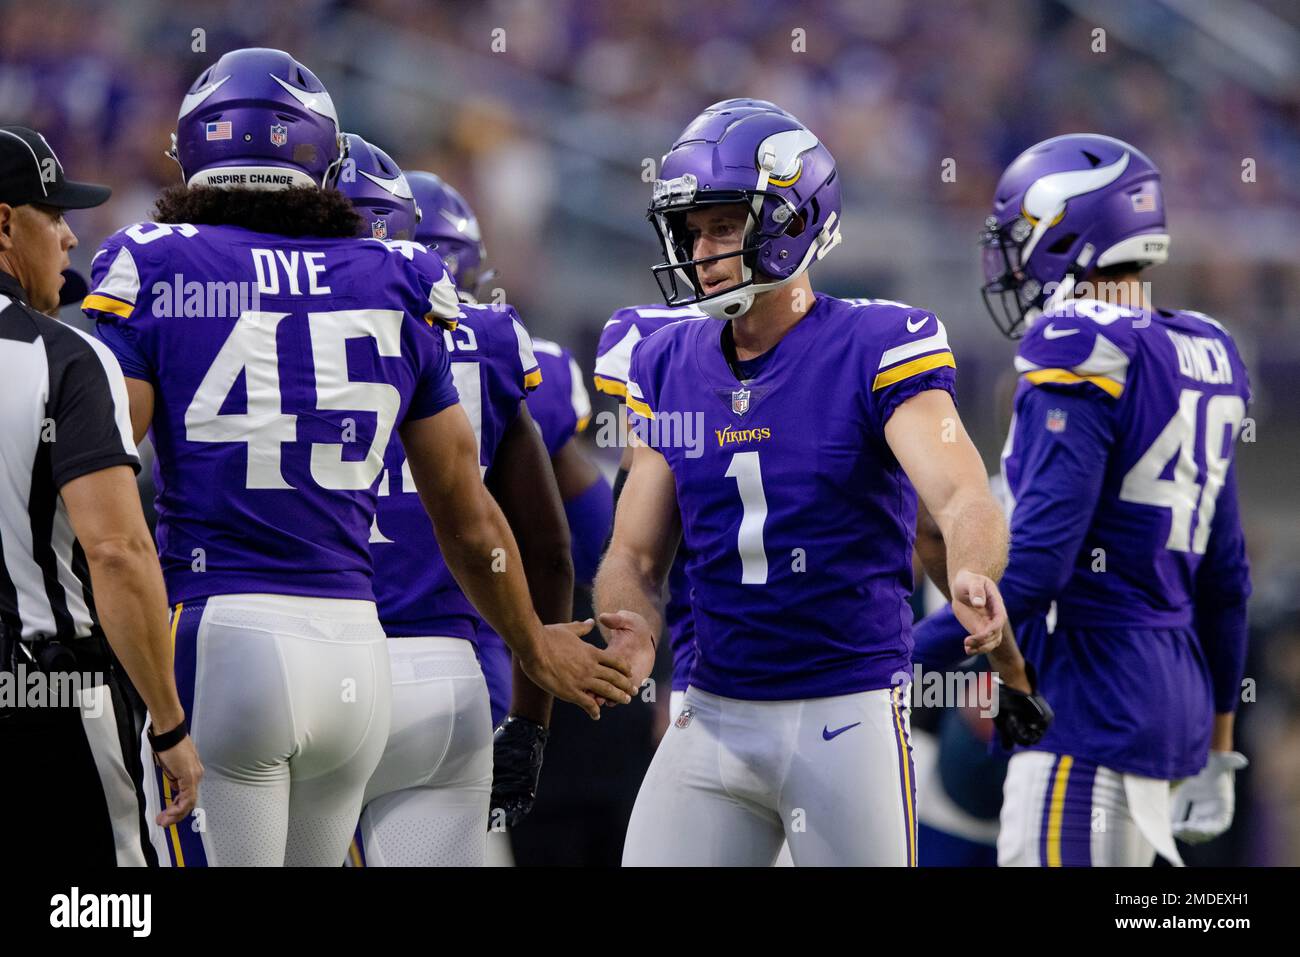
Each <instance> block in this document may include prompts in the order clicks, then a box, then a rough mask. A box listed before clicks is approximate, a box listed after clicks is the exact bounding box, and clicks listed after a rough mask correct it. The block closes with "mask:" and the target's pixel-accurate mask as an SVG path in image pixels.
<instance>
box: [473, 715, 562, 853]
mask: <svg viewBox="0 0 1300 957" xmlns="http://www.w3.org/2000/svg"><path fill="white" fill-rule="evenodd" d="M550 736H551V733H550V732H549V731H547V730H546V729H545V728H543V727H542V726H541V725H540V724H538V723H537V722H536V721H529V720H528V719H527V718H521V717H519V716H518V715H513V714H512V715H510V716H508V717H507V718H506V719H505V720H504V721H502V722H501V727H499V728H497V730H496V734H494V735H493V736H492V810H491V812H490V813H489V814H488V829H489V830H491V828H492V825H493V823H494V822H496V821H499V820H501V812H504V814H505V823H506V827H507V829H508V828H512V827H515V826H516V825H517V824H518V823H519V822H520V821H522V820H523V819H524V818H526V817H527V816H528V812H529V811H531V810H532V809H533V802H534V801H535V800H537V779H538V777H539V776H540V775H541V773H542V752H543V751H544V750H545V749H546V741H547V739H548V738H549V737H550Z"/></svg>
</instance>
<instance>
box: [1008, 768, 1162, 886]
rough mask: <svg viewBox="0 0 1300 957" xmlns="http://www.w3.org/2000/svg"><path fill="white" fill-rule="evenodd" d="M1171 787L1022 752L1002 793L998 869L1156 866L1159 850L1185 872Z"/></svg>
mask: <svg viewBox="0 0 1300 957" xmlns="http://www.w3.org/2000/svg"><path fill="white" fill-rule="evenodd" d="M1169 805H1170V787H1169V782H1168V781H1161V780H1157V779H1155V778H1146V777H1141V776H1139V775H1136V774H1122V773H1120V772H1117V771H1113V770H1111V769H1110V768H1106V767H1102V766H1100V765H1098V764H1095V763H1093V762H1090V761H1086V760H1083V759H1081V758H1075V757H1072V756H1070V755H1061V754H1052V753H1050V752H1047V751H1020V752H1017V753H1016V754H1015V755H1013V756H1012V758H1011V763H1010V765H1009V766H1008V767H1007V777H1006V782H1005V783H1004V784H1003V786H1002V815H1001V821H1000V827H999V830H998V866H999V867H1150V866H1151V864H1152V862H1153V861H1154V860H1155V857H1156V851H1157V849H1159V850H1160V853H1161V856H1162V857H1165V858H1166V859H1168V860H1169V861H1170V862H1171V863H1173V864H1175V865H1181V863H1182V861H1181V859H1180V858H1179V855H1178V851H1177V848H1175V847H1174V839H1173V834H1172V828H1171V825H1170V820H1169Z"/></svg>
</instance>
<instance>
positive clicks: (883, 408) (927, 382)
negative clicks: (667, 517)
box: [627, 294, 955, 700]
mask: <svg viewBox="0 0 1300 957" xmlns="http://www.w3.org/2000/svg"><path fill="white" fill-rule="evenodd" d="M723 328H724V326H723V325H722V324H721V323H713V322H677V323H674V324H672V325H669V326H665V327H664V328H663V329H661V330H660V331H659V332H656V333H655V334H654V335H652V336H650V337H648V338H646V339H644V340H642V341H641V342H640V343H638V344H637V346H636V347H635V348H634V350H633V354H632V371H631V376H630V378H629V380H628V384H627V406H628V411H629V413H630V415H631V417H632V419H633V423H634V425H635V427H636V429H637V433H638V435H640V436H641V437H642V438H643V439H644V440H645V441H646V442H647V443H648V444H649V445H651V446H652V447H654V448H655V449H657V450H658V451H660V452H661V453H662V454H663V455H664V457H665V459H666V460H667V462H668V465H669V467H670V468H671V469H672V472H673V477H674V480H675V483H676V489H677V502H678V507H679V509H680V511H681V518H682V528H683V537H684V540H685V543H686V546H687V548H688V550H689V553H690V560H689V564H688V566H687V575H688V577H689V579H690V582H691V587H692V590H693V605H694V612H695V630H696V635H695V650H696V661H695V667H694V670H693V672H692V675H691V684H692V685H693V686H695V687H699V688H701V689H703V690H704V691H708V692H711V693H713V694H718V695H723V696H726V697H733V698H741V699H752V700H779V699H798V698H815V697H823V696H829V695H842V694H852V693H856V692H860V691H868V690H874V689H878V688H886V687H889V686H890V685H891V684H893V683H895V680H896V676H897V675H899V674H905V673H906V672H907V671H908V670H909V662H910V654H911V635H910V629H911V619H912V613H911V606H910V605H909V603H908V599H909V596H910V595H911V592H912V541H913V538H914V534H915V523H916V492H915V490H914V489H913V488H912V485H911V483H910V481H909V480H908V479H907V476H906V475H905V474H904V473H903V470H902V468H901V466H900V465H899V464H898V462H897V460H896V459H895V458H894V456H893V453H892V452H891V451H890V449H889V446H888V444H887V443H886V441H885V436H884V427H885V424H886V422H887V421H888V420H889V418H890V416H891V415H892V414H893V412H894V410H895V409H896V408H897V407H898V406H899V404H901V403H902V402H904V401H905V400H907V399H909V398H911V397H913V396H915V395H917V394H918V393H920V392H923V391H927V390H931V389H938V390H943V391H946V392H948V393H949V394H953V393H954V384H955V366H954V361H953V356H952V352H951V350H950V349H949V346H948V339H947V334H946V331H945V330H944V328H943V324H942V323H940V322H939V320H938V319H937V318H936V317H935V316H934V315H932V314H931V313H928V312H925V311H923V310H920V309H913V308H911V307H909V306H906V305H903V304H901V303H891V302H885V301H869V302H865V303H854V302H846V301H844V300H839V299H833V298H831V297H828V296H823V295H820V294H819V295H818V296H817V297H816V301H815V303H814V305H813V307H812V308H811V310H810V311H809V312H808V313H807V314H806V315H805V316H804V317H803V319H801V320H800V321H799V323H798V324H797V325H795V327H794V328H793V329H791V330H790V332H789V333H787V334H786V336H785V338H784V339H782V340H781V342H780V343H778V344H777V345H776V346H775V347H774V348H773V349H772V350H771V351H769V352H768V353H767V354H766V355H765V356H764V357H762V359H763V364H762V368H761V369H760V370H759V371H758V372H757V374H756V375H755V376H754V378H752V379H751V380H748V381H746V382H743V383H742V382H740V381H738V380H737V379H736V377H735V375H734V374H733V373H732V371H731V369H730V367H729V366H728V364H727V361H726V359H725V357H724V355H723V351H722V346H721V340H720V336H721V333H722V331H723Z"/></svg>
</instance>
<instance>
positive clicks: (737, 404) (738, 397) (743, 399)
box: [731, 389, 749, 415]
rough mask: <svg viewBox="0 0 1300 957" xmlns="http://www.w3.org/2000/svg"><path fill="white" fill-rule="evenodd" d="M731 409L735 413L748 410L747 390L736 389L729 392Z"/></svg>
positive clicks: (741, 413)
mask: <svg viewBox="0 0 1300 957" xmlns="http://www.w3.org/2000/svg"><path fill="white" fill-rule="evenodd" d="M731 411H732V412H734V413H736V415H744V414H745V413H746V412H748V411H749V390H748V389H737V390H736V391H735V392H733V393H731Z"/></svg>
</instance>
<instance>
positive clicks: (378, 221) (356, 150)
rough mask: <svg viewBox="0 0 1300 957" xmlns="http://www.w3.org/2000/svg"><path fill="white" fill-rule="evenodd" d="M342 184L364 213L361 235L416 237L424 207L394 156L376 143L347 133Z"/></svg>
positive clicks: (337, 184)
mask: <svg viewBox="0 0 1300 957" xmlns="http://www.w3.org/2000/svg"><path fill="white" fill-rule="evenodd" d="M331 185H334V186H337V187H338V190H339V192H341V193H342V194H343V195H344V196H346V197H347V198H348V199H350V200H352V208H353V209H355V210H356V211H357V212H358V213H360V214H361V227H360V230H359V231H358V232H357V235H358V236H368V237H370V238H371V239H406V240H412V239H415V234H416V223H418V222H419V221H420V207H419V206H418V205H416V202H415V196H414V195H413V194H412V193H411V186H410V184H409V183H408V182H407V181H406V176H404V175H403V174H402V171H401V169H400V168H399V167H398V165H397V164H396V163H394V162H393V158H392V157H391V156H389V155H388V154H387V153H385V152H384V151H383V150H381V149H380V148H379V147H378V146H375V145H374V144H373V143H369V142H367V141H366V140H363V139H362V138H361V137H359V136H357V134H356V133H344V134H343V162H341V163H340V164H339V173H338V180H337V182H335V183H333V184H331Z"/></svg>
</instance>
